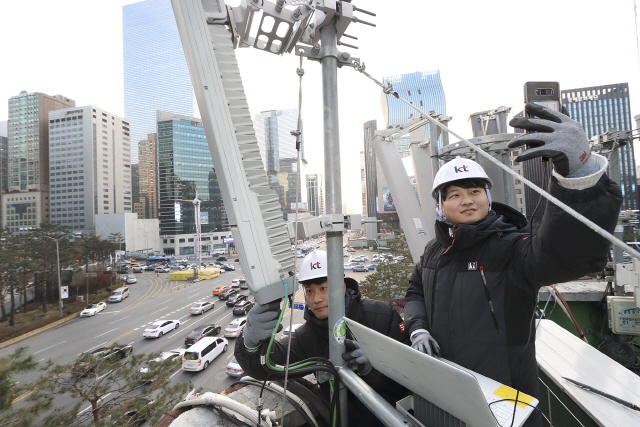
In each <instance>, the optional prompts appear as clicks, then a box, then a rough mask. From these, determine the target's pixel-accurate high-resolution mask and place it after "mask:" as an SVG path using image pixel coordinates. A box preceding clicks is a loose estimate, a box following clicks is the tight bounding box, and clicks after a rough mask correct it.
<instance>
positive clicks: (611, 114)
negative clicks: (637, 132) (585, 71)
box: [562, 83, 638, 209]
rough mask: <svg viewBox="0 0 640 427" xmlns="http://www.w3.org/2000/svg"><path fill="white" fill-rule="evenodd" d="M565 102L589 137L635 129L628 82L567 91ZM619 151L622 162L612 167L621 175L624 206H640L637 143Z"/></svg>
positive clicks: (563, 97)
mask: <svg viewBox="0 0 640 427" xmlns="http://www.w3.org/2000/svg"><path fill="white" fill-rule="evenodd" d="M562 105H564V106H565V107H566V108H567V110H568V111H569V115H570V116H571V118H573V119H574V120H577V121H578V122H580V123H581V124H582V127H584V130H585V132H586V133H587V138H591V137H593V136H595V135H599V134H602V133H605V132H607V131H618V130H631V129H633V128H632V127H631V105H630V102H629V84H628V83H616V84H610V85H603V86H591V87H583V88H577V89H567V90H563V91H562ZM617 150H618V154H619V161H618V162H616V163H617V164H613V165H610V166H609V167H610V168H617V169H618V170H617V172H619V175H620V186H621V187H622V195H623V202H622V209H638V202H637V195H636V168H635V165H636V162H635V156H634V151H633V144H628V145H626V146H621V147H619V148H618V149H617ZM612 175H614V173H613V171H612Z"/></svg>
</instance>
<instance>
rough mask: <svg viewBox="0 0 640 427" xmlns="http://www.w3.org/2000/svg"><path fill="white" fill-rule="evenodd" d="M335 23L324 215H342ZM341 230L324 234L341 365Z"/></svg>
mask: <svg viewBox="0 0 640 427" xmlns="http://www.w3.org/2000/svg"><path fill="white" fill-rule="evenodd" d="M335 23H336V22H335V19H334V20H332V21H331V23H330V24H329V25H326V26H324V27H322V28H321V29H320V41H321V45H322V47H321V50H320V56H321V57H322V60H321V63H322V104H323V117H324V170H325V175H324V176H325V186H326V203H327V204H326V206H327V214H328V215H332V214H340V215H342V214H343V212H342V189H341V187H340V128H339V123H338V55H339V52H338V47H337V36H336V27H335ZM343 265H344V264H343V260H342V230H340V231H329V232H327V271H328V277H327V282H328V286H329V336H330V338H329V359H330V360H331V363H333V364H334V365H335V366H339V365H344V361H343V360H342V353H344V351H345V346H344V344H339V343H338V342H337V341H336V340H334V339H333V338H331V336H332V335H333V325H335V324H336V322H337V321H338V320H340V319H341V318H342V317H343V316H344V267H343ZM338 397H339V399H340V400H339V402H340V409H341V411H340V414H341V420H340V425H341V426H347V390H346V389H341V390H340V391H339V396H338Z"/></svg>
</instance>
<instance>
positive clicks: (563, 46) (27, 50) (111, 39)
mask: <svg viewBox="0 0 640 427" xmlns="http://www.w3.org/2000/svg"><path fill="white" fill-rule="evenodd" d="M238 2H239V0H233V2H231V1H230V2H228V3H227V4H234V3H238ZM130 3H135V1H130V0H100V1H98V0H57V1H50V0H46V1H45V0H32V1H13V2H7V1H5V2H2V5H1V6H0V40H2V52H3V55H2V56H3V61H2V65H1V66H0V67H1V69H2V72H1V73H0V76H1V77H0V121H3V120H7V100H8V98H9V97H11V96H14V95H17V94H19V93H20V91H21V90H27V91H28V92H44V93H47V94H49V95H55V94H64V95H65V96H67V97H70V98H72V99H74V100H75V101H76V105H78V106H82V105H89V104H92V105H95V106H97V107H100V108H102V109H105V110H107V111H110V112H112V113H114V114H117V115H120V116H124V101H123V99H124V98H123V77H122V75H123V66H122V6H123V5H125V4H130ZM353 3H354V4H355V5H357V6H358V7H362V8H364V9H367V10H370V11H372V12H375V13H376V14H377V17H375V18H372V17H368V16H366V15H362V14H357V15H359V16H360V17H361V18H363V19H365V20H368V21H372V22H374V23H376V24H377V27H376V28H371V27H368V26H365V25H362V24H352V26H351V27H349V30H348V33H349V34H352V35H355V36H357V37H359V40H358V41H355V42H354V44H356V45H357V46H358V47H359V48H360V49H358V50H355V51H354V50H351V49H349V50H348V51H349V52H350V53H351V54H352V55H353V56H356V57H359V58H361V59H362V60H363V61H364V62H365V64H366V65H367V71H368V72H369V73H370V74H372V75H373V76H375V77H376V78H381V77H382V76H384V75H390V74H400V73H409V72H415V71H424V70H433V69H439V70H440V75H441V78H442V84H443V87H444V91H445V97H446V104H447V114H448V115H450V116H453V120H452V122H451V127H452V129H454V130H455V131H457V132H459V133H461V134H462V135H464V136H470V133H471V131H470V126H469V124H468V121H467V119H468V117H469V114H471V113H474V112H477V111H483V110H488V109H492V108H496V107H499V106H502V105H504V106H507V107H512V108H513V110H512V113H514V114H515V113H517V112H518V111H520V110H521V108H522V94H523V84H524V82H526V81H545V80H550V81H559V82H560V86H561V88H564V89H570V88H578V87H585V86H596V85H603V84H611V83H622V82H628V83H629V86H630V90H631V112H632V115H638V114H640V89H639V88H640V78H639V77H640V65H639V64H640V63H639V55H638V44H637V37H636V34H637V32H636V15H635V10H634V2H633V0H609V1H606V2H605V1H595V0H591V1H584V0H582V1H578V0H575V1H573V0H562V1H558V0H553V1H550V0H538V1H536V2H522V1H514V0H509V1H499V0H485V1H476V0H465V1H462V0H458V1H447V2H444V1H431V0H429V1H427V0H420V1H418V0H412V1H409V0H395V1H382V0H367V1H364V0H360V1H358V0H354V1H353ZM344 50H347V49H344ZM237 55H238V61H239V63H240V69H241V71H242V77H243V81H244V85H245V90H246V93H247V97H248V100H249V106H250V108H251V112H252V115H253V114H255V113H257V112H260V111H264V110H273V109H289V108H296V107H297V103H298V77H297V75H296V67H297V66H298V60H299V59H298V58H297V57H295V56H293V55H285V56H277V55H273V54H268V53H265V52H261V51H258V50H255V49H242V50H239V51H238V52H237ZM304 69H305V71H306V73H305V75H304V78H303V107H302V111H303V119H304V122H305V138H306V153H307V157H308V160H309V161H310V165H309V168H310V171H311V172H320V173H323V171H324V164H323V162H322V158H323V148H322V144H323V139H322V94H321V89H322V87H321V86H322V85H321V76H320V64H319V63H316V62H307V61H305V63H304ZM338 79H339V97H340V106H339V112H340V143H341V152H342V156H341V166H342V186H343V200H349V201H350V203H351V208H352V209H355V210H356V211H359V206H360V202H359V197H360V177H359V157H358V156H359V152H360V151H361V150H362V149H363V135H362V124H363V123H364V122H365V121H368V120H372V119H377V120H378V127H379V128H382V127H383V126H384V123H383V121H382V110H381V104H380V90H379V88H378V87H377V86H375V85H374V84H373V83H372V82H371V81H369V80H367V79H366V78H365V77H364V76H362V75H360V74H359V73H356V72H355V71H353V70H352V69H350V68H343V69H341V70H339V74H338ZM453 141H455V138H454V139H452V142H453Z"/></svg>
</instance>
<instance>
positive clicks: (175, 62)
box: [122, 0, 194, 163]
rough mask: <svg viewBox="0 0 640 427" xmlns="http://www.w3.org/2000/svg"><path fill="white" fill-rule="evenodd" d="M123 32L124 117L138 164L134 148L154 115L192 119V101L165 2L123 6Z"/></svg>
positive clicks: (150, 128)
mask: <svg viewBox="0 0 640 427" xmlns="http://www.w3.org/2000/svg"><path fill="white" fill-rule="evenodd" d="M122 29H123V54H124V58H123V60H124V113H125V117H127V119H128V120H129V121H130V123H131V141H132V143H133V144H134V147H133V148H134V149H133V150H132V159H133V163H138V150H137V144H138V142H139V141H141V140H143V139H144V138H145V137H146V135H147V134H149V133H153V132H155V131H156V110H162V111H171V112H174V113H176V114H182V115H185V116H193V115H194V96H193V88H192V86H191V79H190V77H189V69H188V68H187V61H186V59H185V56H184V52H183V50H182V44H181V42H180V35H179V34H178V28H177V26H176V20H175V17H174V16H173V9H172V8H171V1H170V0H144V1H141V2H138V3H133V4H129V5H126V6H123V7H122Z"/></svg>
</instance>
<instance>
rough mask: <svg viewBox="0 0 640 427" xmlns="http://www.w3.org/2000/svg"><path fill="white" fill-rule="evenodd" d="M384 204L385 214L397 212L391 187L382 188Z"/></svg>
mask: <svg viewBox="0 0 640 427" xmlns="http://www.w3.org/2000/svg"><path fill="white" fill-rule="evenodd" d="M382 203H383V205H384V208H383V210H384V211H385V212H395V210H396V207H395V205H394V204H393V197H391V192H390V191H389V187H382Z"/></svg>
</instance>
